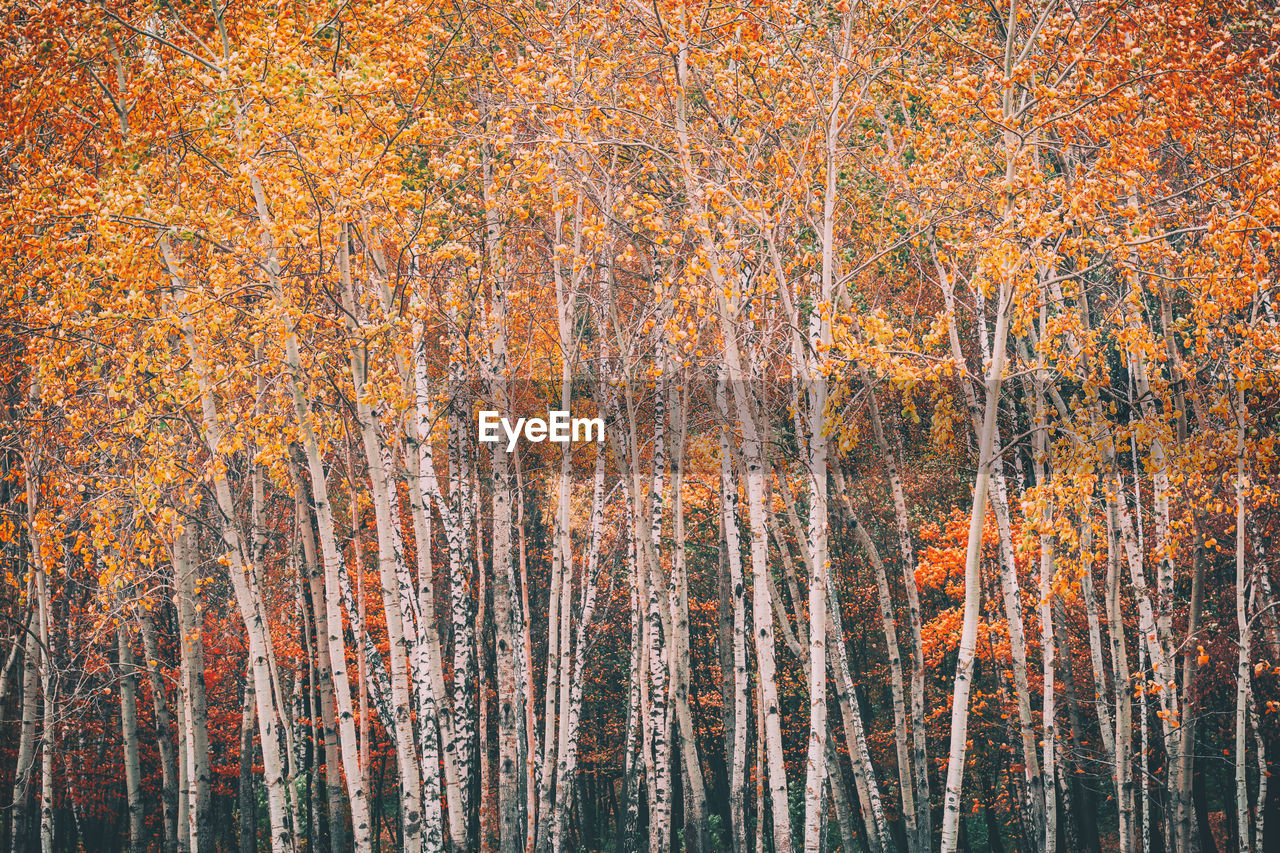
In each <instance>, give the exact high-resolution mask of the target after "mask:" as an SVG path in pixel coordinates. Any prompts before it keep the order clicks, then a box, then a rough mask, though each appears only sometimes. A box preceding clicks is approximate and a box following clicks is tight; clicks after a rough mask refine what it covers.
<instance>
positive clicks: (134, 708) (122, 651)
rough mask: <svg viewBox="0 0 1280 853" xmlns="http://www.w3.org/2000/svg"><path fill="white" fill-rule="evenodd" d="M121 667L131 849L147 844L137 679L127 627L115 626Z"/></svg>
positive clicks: (123, 734)
mask: <svg viewBox="0 0 1280 853" xmlns="http://www.w3.org/2000/svg"><path fill="white" fill-rule="evenodd" d="M116 649H117V651H118V653H119V664H120V732H121V737H122V739H123V741H124V787H125V799H126V802H127V803H128V808H129V848H130V849H131V850H142V849H143V845H144V844H146V841H147V838H146V822H145V821H146V810H145V808H144V807H143V804H142V765H141V761H140V759H139V755H138V677H137V667H136V665H135V664H134V661H133V649H132V648H130V646H129V634H128V630H127V629H126V628H125V623H124V622H123V621H121V622H120V623H119V624H117V625H116Z"/></svg>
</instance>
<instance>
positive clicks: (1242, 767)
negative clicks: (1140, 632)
mask: <svg viewBox="0 0 1280 853" xmlns="http://www.w3.org/2000/svg"><path fill="white" fill-rule="evenodd" d="M1234 402H1235V404H1236V405H1235V412H1234V414H1235V419H1236V484H1235V485H1236V537H1235V538H1236V631H1237V632H1238V635H1239V641H1238V643H1237V657H1236V708H1235V711H1236V713H1235V786H1236V791H1235V793H1236V834H1237V838H1238V839H1239V844H1240V853H1250V851H1252V850H1253V849H1254V845H1253V838H1252V835H1251V834H1252V828H1251V821H1250V820H1249V812H1250V809H1249V757H1248V752H1247V747H1246V743H1247V740H1248V710H1249V701H1250V689H1251V687H1252V684H1251V681H1250V676H1251V672H1250V649H1249V640H1250V636H1249V635H1250V630H1251V627H1252V626H1251V625H1250V624H1249V612H1248V607H1247V602H1246V596H1245V584H1246V583H1247V582H1248V579H1249V576H1248V568H1247V567H1246V565H1245V559H1244V555H1245V530H1246V527H1247V517H1246V516H1247V513H1248V506H1247V503H1246V495H1247V494H1248V489H1249V479H1248V474H1247V473H1246V470H1247V469H1246V462H1245V447H1246V444H1245V428H1246V427H1245V424H1246V423H1248V419H1249V410H1248V406H1247V403H1246V402H1245V392H1244V390H1243V388H1239V389H1238V390H1237V391H1236V399H1235V401H1234ZM1265 768H1266V760H1265V758H1264V759H1263V762H1262V771H1263V772H1265Z"/></svg>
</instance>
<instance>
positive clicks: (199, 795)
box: [173, 530, 213, 853]
mask: <svg viewBox="0 0 1280 853" xmlns="http://www.w3.org/2000/svg"><path fill="white" fill-rule="evenodd" d="M193 539H194V536H193V534H192V533H191V532H190V531H187V530H184V531H183V532H182V533H179V534H178V535H177V536H176V537H175V538H174V542H173V565H174V571H175V573H176V574H177V586H178V608H177V609H178V631H179V634H180V655H181V657H180V664H179V671H180V675H181V681H182V702H183V718H184V721H185V723H186V728H187V737H186V741H187V785H188V787H187V822H188V826H187V834H188V838H190V844H191V851H192V853H197V851H199V853H204V851H206V850H211V849H212V844H213V839H212V838H211V837H210V830H211V828H212V827H211V818H210V815H209V796H210V794H209V785H210V782H211V779H210V772H209V715H208V700H207V699H206V697H205V690H204V639H203V636H202V635H203V622H204V620H203V618H202V617H201V615H200V614H201V606H200V604H199V596H200V592H199V584H198V582H197V578H196V572H197V563H198V555H197V553H196V551H195V547H194V544H195V543H194V542H193V541H192V540H193Z"/></svg>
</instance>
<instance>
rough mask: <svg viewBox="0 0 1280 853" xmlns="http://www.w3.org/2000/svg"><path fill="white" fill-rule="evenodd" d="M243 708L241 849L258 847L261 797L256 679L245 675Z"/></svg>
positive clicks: (246, 852) (251, 851) (248, 851)
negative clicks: (256, 787) (256, 754)
mask: <svg viewBox="0 0 1280 853" xmlns="http://www.w3.org/2000/svg"><path fill="white" fill-rule="evenodd" d="M242 704H243V710H242V712H241V715H240V785H239V788H238V790H237V792H236V796H237V801H238V803H239V808H240V853H257V850H258V797H257V793H256V791H255V790H254V780H253V727H254V718H255V716H256V714H255V712H254V702H253V687H252V683H251V682H250V681H249V680H248V679H245V685H244V702H243V703H242Z"/></svg>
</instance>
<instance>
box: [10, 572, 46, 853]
mask: <svg viewBox="0 0 1280 853" xmlns="http://www.w3.org/2000/svg"><path fill="white" fill-rule="evenodd" d="M32 586H33V587H34V583H33V584H32ZM40 654H41V649H40V643H39V640H38V639H37V634H36V632H35V631H34V630H31V629H30V628H28V629H27V638H26V642H25V643H24V645H23V655H22V717H21V722H20V729H19V731H20V734H19V735H18V756H17V763H16V764H15V765H14V776H13V821H12V823H11V828H10V833H9V840H10V845H11V848H12V851H13V853H26V851H27V850H29V849H30V831H31V826H30V812H29V809H30V808H31V774H32V772H33V771H34V769H35V760H36V730H37V728H38V727H39V725H40V723H39V721H38V720H37V717H36V704H37V701H38V697H39V691H40V682H39V677H40Z"/></svg>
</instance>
